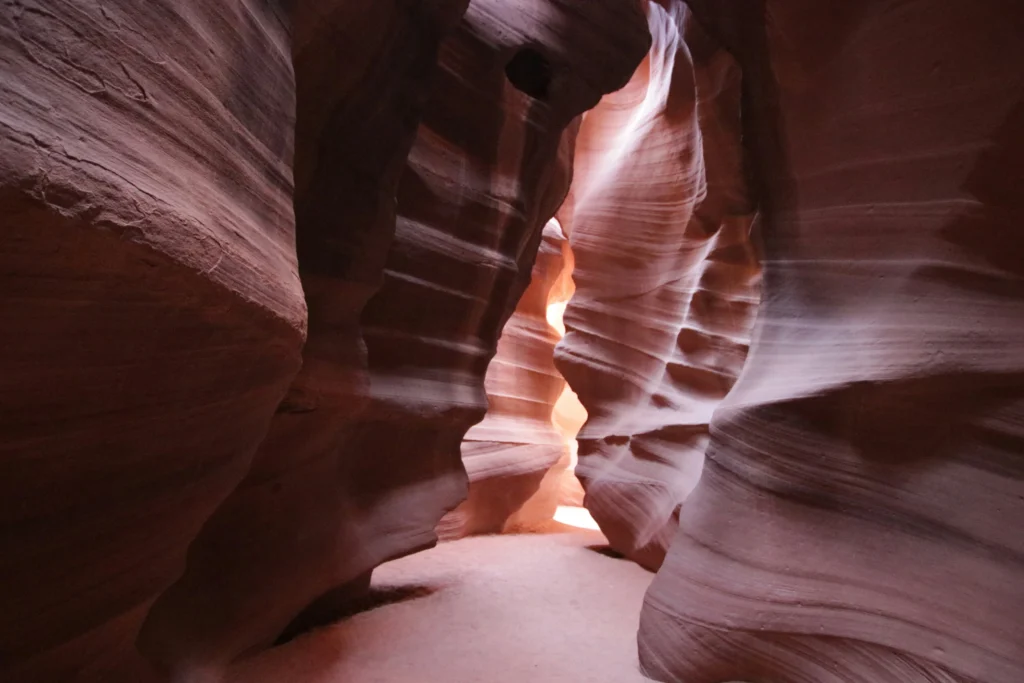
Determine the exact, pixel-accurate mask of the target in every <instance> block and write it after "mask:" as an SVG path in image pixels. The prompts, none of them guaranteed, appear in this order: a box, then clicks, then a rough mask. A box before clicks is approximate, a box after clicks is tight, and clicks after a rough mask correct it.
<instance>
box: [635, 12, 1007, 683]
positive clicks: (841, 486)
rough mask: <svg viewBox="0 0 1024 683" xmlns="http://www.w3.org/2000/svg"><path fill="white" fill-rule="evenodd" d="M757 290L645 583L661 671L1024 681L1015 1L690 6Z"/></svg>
mask: <svg viewBox="0 0 1024 683" xmlns="http://www.w3.org/2000/svg"><path fill="white" fill-rule="evenodd" d="M691 4H692V5H693V7H694V10H695V13H696V14H697V15H698V17H699V18H700V20H701V21H702V23H703V24H704V25H705V26H706V27H707V28H708V30H709V32H710V33H711V34H713V35H714V36H716V37H717V38H718V39H719V40H721V41H723V42H724V43H725V44H726V45H728V46H729V48H730V50H732V51H733V52H734V54H736V55H737V58H738V60H739V62H740V64H741V65H742V68H743V73H744V76H743V78H744V82H745V84H746V92H745V97H744V117H743V119H744V124H745V126H744V139H745V141H746V144H747V151H748V153H749V155H750V159H751V166H752V169H753V170H754V174H753V177H754V178H755V182H756V186H757V188H758V190H759V199H760V208H761V212H762V213H761V230H762V234H763V239H764V250H765V253H764V272H765V281H764V297H763V304H762V308H761V312H760V315H759V319H758V323H757V325H756V330H755V333H754V335H753V344H752V347H751V351H750V357H749V359H748V361H747V366H746V368H745V369H744V372H743V375H742V376H741V378H740V380H739V382H738V383H737V385H736V387H735V388H734V389H733V392H732V393H731V394H730V395H729V397H728V398H727V399H726V401H725V402H724V403H723V404H722V405H721V406H719V408H718V409H717V411H716V413H715V416H714V419H713V421H712V426H711V432H712V439H711V443H710V446H709V448H708V451H707V461H706V463H705V466H704V472H703V475H702V477H701V480H700V483H699V484H698V486H697V488H696V489H695V490H694V491H693V493H692V494H691V495H690V497H689V499H688V500H687V502H686V504H685V506H684V507H683V508H682V513H681V517H680V528H679V532H678V534H677V536H676V538H675V540H674V541H673V543H672V545H671V548H670V551H669V554H668V557H667V558H666V560H665V563H664V564H663V566H662V567H661V570H660V571H659V573H658V575H657V577H656V579H655V581H654V584H653V585H652V587H651V589H650V591H649V592H648V594H647V598H646V603H645V607H644V611H643V614H642V618H641V626H640V636H639V638H640V654H641V661H642V664H643V666H644V668H645V670H646V671H647V672H648V674H649V675H652V676H653V677H655V678H656V679H658V680H663V681H681V680H685V681H687V682H688V683H718V682H719V681H723V680H746V681H755V682H759V681H787V682H792V683H811V682H814V683H840V682H842V683H869V682H870V683H897V682H899V683H908V682H910V683H924V682H926V681H927V682H935V681H944V682H950V683H952V682H955V683H982V682H984V683H1013V682H1015V681H1020V680H1022V679H1024V648H1022V643H1024V621H1022V620H1021V618H1020V615H1021V614H1022V612H1024V590H1022V589H1021V585H1022V583H1021V581H1022V577H1024V535H1022V534H1021V533H1020V528H1021V524H1022V522H1024V496H1022V495H1021V494H1022V491H1024V467H1022V462H1024V461H1022V456H1021V454H1022V452H1024V429H1022V425H1024V251H1022V244H1024V243H1022V242H1021V239H1020V227H1019V225H1020V223H1021V220H1022V219H1024V203H1022V200H1021V195H1020V193H1019V191H1018V190H1017V188H1018V186H1019V185H1020V181H1021V180H1022V179H1024V168H1022V159H1024V149H1022V144H1024V116H1022V112H1024V109H1022V104H1021V95H1022V93H1024V68H1022V65H1024V45H1022V43H1021V42H1020V40H1019V36H1020V34H1021V31H1022V30H1024V7H1022V6H1021V5H1020V4H1019V3H1013V2H999V1H991V2H980V3H971V4H970V5H967V4H964V3H955V2H938V3H913V2H887V1H881V0H875V1H869V2H860V3H846V2H814V3H811V2H800V1H797V0H768V1H767V2H760V3H748V2H738V1H737V2H703V1H697V0H694V2H692V3H691Z"/></svg>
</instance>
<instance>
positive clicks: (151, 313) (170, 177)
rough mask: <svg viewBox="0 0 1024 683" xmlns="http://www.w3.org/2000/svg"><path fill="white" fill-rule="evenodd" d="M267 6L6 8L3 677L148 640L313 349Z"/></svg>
mask: <svg viewBox="0 0 1024 683" xmlns="http://www.w3.org/2000/svg"><path fill="white" fill-rule="evenodd" d="M287 54H288V36H287V25H286V21H285V20H284V18H283V17H282V16H281V13H280V12H279V11H277V10H276V9H274V8H273V6H272V5H271V4H270V3H252V2H244V1H243V0H225V1H222V2H216V3H211V2H205V1H203V2H199V1H194V0H153V1H152V2H146V3H137V2H116V1H111V2H103V3H102V4H101V3H94V2H79V1H77V0H50V1H48V2H37V1H35V0H24V1H19V2H15V3H10V2H8V3H4V4H3V5H2V6H0V73H2V77H0V282H2V284H0V365H2V369H0V613H2V615H3V617H2V619H0V678H2V679H3V680H5V681H20V682H31V681H46V682H47V683H49V682H50V681H72V680H73V681H94V680H95V681H121V680H124V681H129V680H130V681H143V680H145V677H146V676H147V675H148V674H147V672H146V668H147V667H146V666H145V665H144V663H143V661H142V660H141V658H140V657H138V655H137V654H136V653H135V651H134V648H133V647H132V643H133V641H134V639H135V635H136V633H137V631H138V629H139V626H140V624H141V622H142V620H143V618H144V617H145V615H146V612H147V610H148V609H149V606H150V605H151V604H152V601H153V599H154V598H155V597H156V596H157V595H158V594H159V593H160V592H161V591H162V590H164V589H165V588H166V587H167V586H168V585H169V584H170V583H171V582H172V581H173V580H174V579H175V578H176V577H177V576H178V575H179V574H180V573H181V570H182V567H183V565H184V561H185V552H186V548H187V547H188V544H189V542H190V541H191V540H192V539H193V538H194V537H195V536H196V534H197V533H198V531H199V529H200V526H201V525H202V523H203V521H204V520H205V519H206V518H207V517H209V515H210V513H211V512H212V511H213V509H214V508H215V507H216V505H217V504H218V503H219V502H220V501H221V500H222V499H223V498H224V496H226V495H227V494H228V492H229V491H230V490H231V488H232V487H233V486H234V485H235V484H237V483H238V481H239V479H240V478H241V477H242V476H243V474H244V473H245V470H246V468H247V467H248V464H249V462H250V460H251V457H252V454H253V451H254V450H255V449H256V447H257V445H258V444H259V441H260V439H261V438H262V437H263V435H264V434H265V433H266V429H267V425H268V423H269V421H270V418H271V416H272V414H273V412H274V408H275V406H276V405H277V404H278V402H279V401H280V399H281V396H282V395H283V394H284V391H285V390H286V388H287V385H288V382H289V381H290V380H291V378H292V376H293V375H294V374H295V372H296V370H297V369H298V366H299V352H300V348H301V345H302V339H303V336H304V333H305V316H306V311H305V304H304V302H303V299H302V290H301V287H300V284H299V278H298V273H297V269H296V262H295V253H294V249H293V247H292V242H293V239H294V231H293V219H292V209H291V197H292V173H291V156H292V137H293V125H294V107H295V104H294V101H295V85H294V80H293V76H292V70H291V65H290V60H289V58H288V56H287Z"/></svg>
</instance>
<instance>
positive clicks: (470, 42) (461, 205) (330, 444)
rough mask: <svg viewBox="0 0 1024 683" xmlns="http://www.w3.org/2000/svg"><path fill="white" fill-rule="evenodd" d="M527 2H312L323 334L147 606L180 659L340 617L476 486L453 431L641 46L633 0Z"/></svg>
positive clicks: (308, 75) (475, 414)
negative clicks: (244, 465) (177, 568)
mask: <svg viewBox="0 0 1024 683" xmlns="http://www.w3.org/2000/svg"><path fill="white" fill-rule="evenodd" d="M462 5H463V6H464V5H465V3H462ZM520 5H521V6H517V7H515V8H508V7H507V6H505V5H504V4H503V3H498V2H496V1H494V0H491V1H487V0H478V1H476V2H473V3H471V4H470V5H469V7H468V9H467V10H466V13H465V15H464V16H463V17H462V19H461V20H459V21H458V22H457V25H455V26H454V27H453V28H452V30H451V32H450V33H449V35H448V38H447V39H446V40H444V41H443V42H442V43H441V44H440V46H439V45H438V39H439V37H440V35H441V34H442V33H443V32H444V29H445V28H446V27H447V26H448V25H449V24H454V23H455V22H454V20H455V19H457V18H458V16H459V11H460V10H461V9H462V7H461V6H460V5H459V3H452V2H443V3H442V2H434V3H413V4H410V3H403V2H394V3H345V4H339V5H337V6H336V7H335V8H334V9H332V10H330V11H327V10H326V9H325V8H323V7H318V8H317V11H316V12H314V10H313V6H312V5H310V6H303V5H300V6H299V8H298V13H297V15H296V19H295V22H296V37H295V63H296V79H297V82H298V103H299V104H298V128H297V130H298V143H297V155H296V219H297V245H298V255H299V267H300V272H301V274H302V277H303V286H304V288H305V290H306V297H307V301H308V304H309V330H310V331H309V340H308V342H307V344H306V348H305V350H304V354H303V369H302V371H301V372H300V374H299V376H298V378H297V379H296V381H295V382H294V383H293V385H292V387H291V389H290V390H289V392H288V395H287V396H286V398H285V400H284V402H283V403H282V404H281V406H280V408H279V410H278V413H277V415H276V416H275V418H274V421H273V423H272V426H271V429H270V433H269V436H268V437H267V439H266V440H265V441H264V443H263V444H262V446H261V448H260V450H259V452H258V453H257V455H256V459H255V461H254V464H253V468H252V470H251V471H250V473H249V476H248V477H247V478H246V480H245V481H244V482H243V483H242V484H241V486H240V487H239V488H238V490H237V491H235V493H234V494H233V495H232V496H231V497H230V498H229V499H228V500H227V501H226V502H225V504H224V505H222V506H221V508H220V509H219V510H218V511H217V513H216V515H215V516H214V517H213V518H212V519H211V520H210V522H209V523H208V524H207V525H206V527H205V529H204V530H203V533H202V534H201V535H200V536H199V538H198V539H197V540H196V542H195V543H194V544H193V546H192V549H191V552H190V556H189V566H188V570H187V572H186V573H185V575H184V576H183V577H182V579H181V580H180V581H179V582H178V583H177V584H176V585H175V586H174V587H173V588H172V589H171V590H170V591H168V592H167V593H166V594H165V595H164V596H163V597H162V598H161V600H160V601H159V602H158V603H157V605H156V607H155V608H154V609H153V611H152V613H151V615H150V617H149V620H148V621H147V624H146V628H145V630H144V632H143V634H142V639H141V641H140V643H141V646H142V647H143V649H144V650H145V651H146V653H147V654H148V655H149V656H150V657H152V658H153V659H154V660H156V661H158V662H160V663H161V664H162V665H163V667H164V668H165V669H167V670H168V671H171V672H172V673H173V674H174V675H176V676H179V677H188V676H196V675H208V676H213V677H217V676H219V675H220V673H221V672H222V671H223V670H224V667H225V666H226V665H227V664H228V663H229V662H230V661H232V660H234V659H236V658H237V657H239V656H240V655H242V654H243V653H245V652H249V651H252V650H254V649H259V648H262V647H266V646H267V645H269V644H271V643H272V642H273V641H274V639H275V638H277V637H278V636H279V635H280V634H281V633H282V632H283V633H284V634H285V636H286V637H287V636H290V635H292V634H294V633H296V632H298V631H301V630H303V629H305V628H308V627H310V626H312V625H315V624H318V623H322V622H324V621H326V620H330V619H332V618H334V617H335V616H336V615H337V614H338V610H339V609H341V608H342V607H343V605H344V604H345V603H346V602H347V601H349V600H351V599H352V598H353V596H354V595H357V594H358V593H359V592H361V591H362V590H365V588H366V585H367V582H368V580H369V577H370V572H371V571H372V570H373V568H374V567H376V566H377V565H378V564H380V563H382V562H384V561H387V560H389V559H393V558H395V557H399V556H402V555H405V554H408V553H410V552H414V551H416V550H421V549H424V548H426V547H429V546H430V545H432V544H433V543H434V542H435V541H436V536H435V534H434V527H435V526H436V525H437V523H438V521H439V520H440V518H441V517H442V515H443V514H444V513H445V512H446V511H448V510H450V509H451V508H453V507H455V506H456V505H457V504H458V503H459V502H460V501H461V499H462V498H463V497H464V496H465V494H466V481H465V478H466V475H465V472H464V470H463V469H462V466H461V462H460V459H459V443H460V441H461V439H462V436H463V435H464V433H465V431H466V430H467V429H468V428H469V427H470V426H471V425H472V424H473V423H474V422H476V421H478V420H480V418H481V417H482V416H483V412H484V407H485V404H484V392H483V378H484V372H485V370H486V367H487V363H488V361H489V360H490V358H491V356H492V355H493V353H494V350H495V344H496V341H497V336H498V334H499V332H500V330H501V328H502V326H503V324H504V322H505V320H506V319H507V318H508V316H509V315H510V314H511V312H512V310H513V308H514V307H515V304H516V301H517V300H518V299H519V296H520V295H521V294H522V292H523V290H524V289H525V287H526V284H527V280H528V274H529V272H530V269H531V267H532V265H533V259H534V256H535V254H536V252H537V245H538V243H539V241H540V233H541V228H542V226H543V225H544V223H545V222H546V220H547V219H548V218H549V217H550V216H551V214H552V213H554V211H555V209H556V208H557V206H558V204H559V203H560V202H561V199H562V197H563V196H564V193H565V191H566V188H567V187H568V177H569V172H570V163H571V150H572V147H571V144H570V143H571V139H572V138H571V137H570V136H568V135H563V133H564V131H566V129H567V128H568V126H569V124H570V122H571V121H572V120H573V118H575V117H576V116H577V115H578V114H579V113H580V112H582V111H583V110H584V109H586V108H588V107H590V106H592V105H593V104H594V103H596V102H597V100H598V99H599V98H600V96H601V95H603V94H604V93H605V92H608V91H610V90H612V89H614V88H615V87H619V86H621V85H622V84H623V83H625V81H626V80H627V79H628V77H629V73H630V71H631V67H632V65H633V63H635V62H636V61H638V60H639V59H640V57H641V55H642V54H643V51H644V50H645V48H646V45H645V43H646V36H645V32H644V27H643V23H642V15H640V13H639V11H638V10H637V9H636V8H631V7H630V6H628V5H625V6H623V5H621V4H619V3H614V2H606V3H593V2H589V3H586V4H585V5H584V4H583V3H580V2H565V3H556V2H550V1H548V0H545V1H544V2H531V3H520ZM584 8H585V9H584ZM304 11H307V12H309V14H304V13H303V12H304ZM325 11H327V15H326V16H322V13H323V12H325ZM574 11H577V12H578V11H583V12H584V15H585V16H586V17H588V18H589V19H590V20H591V21H590V22H589V23H588V22H580V21H573V20H572V16H571V15H572V12H574ZM318 12H319V13H320V14H319V15H318ZM631 20H632V23H631ZM524 45H531V46H534V47H533V50H534V51H535V54H537V55H539V54H544V55H545V58H546V60H547V61H548V62H549V64H550V66H551V79H550V83H543V85H544V87H545V88H546V89H547V91H546V92H544V93H540V94H539V95H540V99H538V98H536V97H532V96H530V95H527V94H525V93H523V92H520V91H519V90H517V89H516V88H515V87H513V85H512V84H511V83H510V81H509V78H508V77H507V76H506V69H505V66H506V64H507V63H509V61H510V60H511V59H512V57H513V56H514V55H516V53H517V52H518V51H519V50H520V48H522V47H523V46H524ZM569 45H572V49H571V50H570V49H569V48H568V47H567V46H569ZM616 46H618V47H616ZM438 49H439V51H438ZM609 49H611V50H613V51H614V59H612V58H611V57H609V58H608V59H609V60H610V61H612V62H613V63H611V64H608V63H604V62H602V60H601V59H600V58H599V57H600V55H605V54H607V51H608V50H609ZM435 52H436V56H435ZM588 55H597V56H595V57H590V56H588ZM331 60H334V61H331ZM435 61H436V62H437V63H438V64H439V68H438V69H437V70H436V74H434V77H433V78H431V77H430V72H431V71H432V70H433V69H432V67H431V65H432V64H433V63H434V62H435ZM526 66H528V67H529V66H530V65H529V64H527V65H526ZM529 71H530V70H529V69H527V73H525V74H524V77H525V78H526V81H527V83H526V84H525V87H528V88H530V87H533V86H534V85H537V83H535V82H534V81H535V80H536V79H535V76H536V74H532V73H530V72H529ZM531 79H533V80H531ZM541 100H543V101H541ZM421 109H422V113H423V118H422V123H421V124H420V125H419V128H418V129H417V128H416V124H417V122H418V121H419V117H418V115H417V114H418V112H419V111H420V110H421ZM310 138H312V139H310ZM399 176H401V182H400V184H399V183H398V180H399ZM396 185H397V199H396V198H395V193H396ZM393 221H395V222H394V223H393ZM392 228H393V230H392ZM364 342H365V347H364ZM268 596H269V597H268Z"/></svg>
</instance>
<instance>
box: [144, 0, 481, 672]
mask: <svg viewBox="0 0 1024 683" xmlns="http://www.w3.org/2000/svg"><path fill="white" fill-rule="evenodd" d="M465 6H466V2H465V1H462V2H459V1H449V0H428V1H419V2H412V3H408V2H398V1H397V0H395V1H384V0H364V1H355V2H353V1H345V2H300V3H297V4H296V5H295V6H294V8H293V15H292V21H293V23H294V35H293V41H294V46H293V54H294V62H295V75H296V81H297V87H298V96H297V111H298V121H297V127H296V136H297V144H296V155H295V177H296V190H295V214H296V224H297V238H296V244H297V251H298V259H299V269H300V274H301V276H302V284H303V288H304V290H305V295H306V300H307V302H308V306H309V338H308V340H307V342H306V345H305V348H304V349H303V358H302V361H303V365H302V370H301V372H300V373H299V374H298V376H297V377H296V379H295V381H294V382H293V383H292V385H291V387H290V388H289V390H288V393H287V395H286V396H285V398H284V400H283V401H282V402H281V404H280V405H279V406H278V409H277V412H276V414H275V415H274V419H273V422H272V424H271V427H270V432H269V434H268V435H267V437H266V439H265V440H264V441H263V443H262V444H261V446H260V448H259V450H258V452H257V453H256V457H255V459H254V461H253V464H252V468H251V469H250V470H249V473H248V476H247V477H246V478H245V480H244V481H243V482H242V483H241V484H240V485H239V487H238V488H237V489H236V490H235V491H234V493H232V495H231V496H230V497H229V498H228V499H227V500H226V501H225V502H224V504H223V505H221V506H220V508H219V509H218V510H217V512H216V514H215V515H214V516H213V517H212V518H211V519H210V521H209V522H208V523H207V525H206V526H205V528H204V529H203V532H202V534H200V535H199V537H198V538H197V539H196V541H195V542H194V543H193V544H192V547H191V549H190V552H189V562H188V567H187V570H186V572H185V574H184V575H183V576H182V577H181V579H180V580H179V581H178V582H177V583H176V584H175V585H174V586H173V587H172V588H171V590H169V591H168V592H167V593H166V594H164V595H163V596H162V598H161V599H160V600H159V602H157V604H156V605H155V607H154V608H153V610H152V612H151V614H150V616H149V618H148V620H147V622H146V625H145V628H144V630H143V633H142V636H141V638H140V647H141V648H142V649H143V650H144V651H145V652H146V654H147V655H148V656H149V657H150V658H151V659H153V660H154V661H155V662H157V663H159V664H160V665H161V667H162V668H163V669H164V670H165V671H167V672H169V673H170V674H171V675H172V676H174V677H176V678H181V679H186V680H191V677H196V676H209V677H211V678H213V679H216V678H217V677H219V675H220V673H221V672H222V671H223V669H224V667H225V666H226V665H227V664H228V663H229V662H231V661H232V660H234V659H235V658H237V657H238V656H239V655H241V654H242V653H244V652H248V651H252V650H254V649H259V648H262V647H266V646H268V645H270V644H272V643H273V642H274V640H275V639H276V638H277V637H278V636H279V634H281V633H282V631H284V630H286V629H288V627H289V625H290V624H291V623H292V622H293V621H294V620H296V618H297V617H299V621H298V623H297V624H296V625H295V628H299V627H301V626H303V625H304V624H305V623H306V622H307V621H309V620H317V619H320V618H322V616H321V614H320V611H319V610H321V609H327V608H330V607H332V606H333V605H334V604H335V603H337V602H340V601H342V600H343V599H344V598H345V597H347V596H348V595H349V594H350V593H352V592H356V591H358V589H359V588H360V586H361V585H365V582H366V581H367V580H368V578H369V575H368V572H369V570H370V569H372V568H373V566H374V564H376V562H379V561H380V559H381V557H382V556H381V554H379V551H377V546H375V545H374V543H379V544H385V543H387V538H386V537H382V538H378V536H377V535H376V534H378V533H381V534H382V530H379V529H377V528H375V527H374V526H373V524H372V516H371V515H370V513H369V511H367V510H366V509H365V505H366V500H365V499H360V497H359V496H361V495H366V496H369V497H370V500H371V501H372V500H375V499H374V498H373V495H374V492H373V491H372V490H368V489H365V488H364V487H363V484H364V482H362V481H360V480H359V477H358V468H357V467H356V466H355V461H356V459H357V458H356V456H355V455H354V454H353V451H352V445H351V422H352V420H353V419H354V418H355V416H356V415H358V413H359V411H361V410H363V409H364V408H365V407H366V405H367V403H368V393H369V376H368V372H367V366H366V352H365V347H364V343H363V338H362V330H361V328H360V324H359V318H360V315H361V313H362V311H363V308H364V307H365V304H366V302H367V301H368V300H369V299H370V297H371V296H372V295H373V293H374V292H375V290H376V289H377V287H378V286H379V283H380V279H381V274H382V270H383V268H384V264H385V261H386V259H387V254H388V250H389V248H390V246H391V243H392V238H393V235H394V231H395V216H396V213H395V200H394V197H395V193H396V190H397V185H398V180H399V177H400V175H401V173H402V171H403V168H404V167H405V163H406V156H407V155H408V153H409V150H410V148H411V146H412V143H413V140H414V138H415V134H416V127H417V123H418V121H419V118H420V115H421V113H422V111H423V108H424V104H425V101H426V97H427V94H428V92H429V89H430V87H431V85H432V83H433V82H434V81H433V72H434V71H435V66H436V63H437V59H438V49H439V46H440V41H441V39H442V37H443V36H444V35H445V33H446V32H447V31H448V30H450V29H451V28H453V27H454V25H455V24H456V23H457V21H458V20H459V18H460V16H461V14H462V12H463V11H464V9H465ZM377 475H378V476H379V477H382V478H384V479H387V478H388V477H390V476H394V477H398V476H400V473H399V472H398V471H395V470H394V469H393V468H386V469H385V470H384V471H380V470H378V471H377ZM380 502H381V504H383V505H385V506H387V505H390V504H394V501H386V500H385V501H380ZM423 503H424V501H423V500H422V499H416V498H414V497H410V500H409V501H408V502H407V505H408V506H410V507H412V508H414V509H415V508H416V507H417V506H419V505H421V504H423ZM426 514H429V512H427V513H426ZM368 517H371V519H369V520H368ZM367 546H369V548H367ZM317 600H320V602H321V603H322V607H316V608H314V609H313V610H312V611H311V612H308V613H307V614H303V613H304V611H306V610H307V608H309V607H310V605H311V603H314V601H317ZM300 615H302V616H301V617H300Z"/></svg>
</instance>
